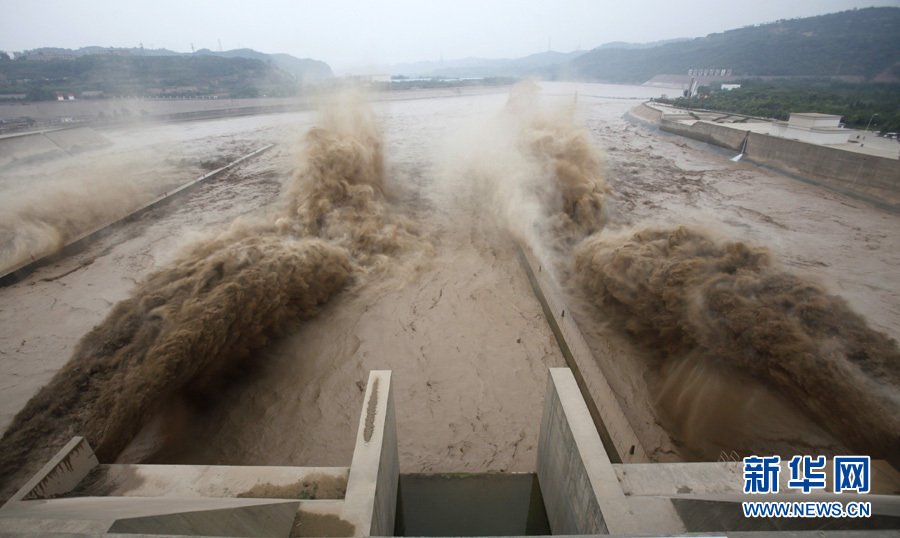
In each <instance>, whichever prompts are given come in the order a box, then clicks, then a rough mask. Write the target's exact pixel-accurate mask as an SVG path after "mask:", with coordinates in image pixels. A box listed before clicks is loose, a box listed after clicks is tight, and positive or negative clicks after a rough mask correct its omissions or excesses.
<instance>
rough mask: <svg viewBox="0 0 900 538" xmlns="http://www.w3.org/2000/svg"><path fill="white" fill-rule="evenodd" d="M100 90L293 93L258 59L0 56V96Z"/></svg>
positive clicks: (283, 77) (286, 80)
mask: <svg viewBox="0 0 900 538" xmlns="http://www.w3.org/2000/svg"><path fill="white" fill-rule="evenodd" d="M88 91H90V92H102V93H103V94H104V95H105V96H118V95H153V96H158V97H175V96H183V97H200V96H212V95H217V96H221V97H258V96H260V95H269V96H285V95H294V94H295V93H296V92H297V83H296V81H295V80H294V77H292V76H291V75H289V74H287V73H285V72H283V71H281V70H279V69H276V68H274V67H272V66H270V65H267V64H266V63H265V62H263V61H261V60H255V59H248V58H222V57H217V56H207V55H196V56H116V55H109V54H104V55H100V54H95V55H87V56H81V57H79V58H76V59H75V60H52V61H28V60H19V59H16V60H3V59H0V94H16V93H24V94H26V96H27V99H28V100H30V101H41V100H54V99H56V95H57V93H64V94H65V93H72V94H74V95H75V96H76V97H79V98H83V97H85V96H84V95H83V93H84V92H88Z"/></svg>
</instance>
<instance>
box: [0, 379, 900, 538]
mask: <svg viewBox="0 0 900 538" xmlns="http://www.w3.org/2000/svg"><path fill="white" fill-rule="evenodd" d="M392 377H393V373H392V372H390V371H373V372H370V374H369V379H368V384H367V387H366V392H365V400H364V402H365V404H364V406H363V409H362V410H361V413H360V418H359V427H358V433H357V438H356V445H355V448H354V452H353V461H352V463H351V465H350V467H349V468H316V467H233V466H193V465H125V464H100V463H99V462H98V461H97V458H96V457H95V456H94V454H93V451H92V450H91V447H90V446H89V444H88V443H87V442H86V441H85V440H84V439H83V438H81V437H75V438H73V439H72V441H71V442H70V443H69V444H68V445H67V446H65V447H64V448H63V449H62V450H61V451H60V452H59V453H58V454H57V455H56V456H55V457H54V458H53V459H52V460H50V461H49V462H48V463H47V465H46V466H45V467H44V468H43V469H41V470H40V471H39V472H38V473H37V474H36V475H35V476H34V477H33V478H32V479H31V480H30V481H28V482H27V483H26V484H25V485H24V486H23V487H22V488H20V489H19V491H18V492H17V493H16V494H15V495H14V496H13V498H11V499H10V500H9V501H8V502H7V503H6V504H5V505H4V506H3V507H2V509H0V536H42V535H65V536H71V537H76V536H101V535H123V536H134V535H144V536H151V535H166V536H394V535H395V528H396V524H397V520H396V518H397V515H398V485H399V480H400V473H399V461H398V451H397V420H398V417H397V416H396V413H395V409H394V395H393V390H392ZM543 409H544V410H543V417H542V419H541V428H540V440H539V448H538V456H537V480H538V482H539V483H540V489H541V491H542V492H543V493H542V497H543V499H542V501H543V506H544V507H545V510H546V516H547V519H548V521H549V526H550V529H551V531H552V534H554V535H581V536H586V535H592V536H593V535H614V536H648V535H652V536H696V535H697V533H706V534H704V535H717V536H725V535H728V536H746V537H751V536H752V537H756V536H759V537H762V536H792V537H795V536H807V535H808V536H816V537H823V536H824V537H830V536H860V537H863V536H888V535H893V536H895V535H896V534H895V532H896V529H897V528H900V497H898V496H897V495H896V494H893V493H894V492H895V491H896V490H897V488H898V487H900V482H898V481H897V473H896V471H895V470H893V469H891V468H890V467H889V466H885V465H883V464H879V463H878V462H876V464H875V465H874V468H873V476H872V484H873V486H872V490H871V492H870V493H869V494H867V495H865V496H864V497H865V500H866V501H867V502H870V503H871V506H872V514H871V516H870V517H869V518H865V519H863V518H860V519H854V520H840V521H838V520H828V518H822V519H816V518H800V519H777V518H769V519H766V518H746V517H745V516H744V513H743V511H742V508H741V506H742V502H744V501H746V500H747V495H746V494H744V493H743V491H742V488H743V479H742V474H741V463H740V462H734V461H722V462H713V463H669V464H661V463H656V464H649V463H612V462H611V461H610V458H609V456H608V455H607V452H608V448H607V447H605V446H604V444H603V441H602V440H601V438H600V435H599V434H598V432H597V431H596V429H595V428H594V425H593V419H592V418H591V414H590V412H589V411H588V408H587V405H586V404H585V402H584V400H583V399H582V397H581V390H580V389H579V388H578V384H577V383H576V381H575V377H574V376H573V374H572V371H571V370H569V369H568V368H553V369H551V370H550V375H549V376H548V379H547V389H546V394H545V395H544V408H543ZM399 419H400V420H402V417H399ZM786 465H787V462H784V463H783V466H784V467H785V468H784V469H783V471H785V472H783V473H781V476H782V477H783V481H784V482H785V484H783V485H786V482H787V480H786V477H787V475H788V472H787V467H786ZM813 497H815V499H814V500H815V501H817V502H826V501H830V502H841V503H846V502H848V501H850V500H851V499H859V497H862V496H852V497H848V496H847V495H846V494H845V495H843V496H841V495H838V494H834V493H821V494H817V495H814V496H807V495H802V494H800V493H797V494H780V495H779V494H775V495H772V496H771V500H777V501H780V502H807V501H810V500H813ZM754 500H760V499H758V498H757V499H754ZM767 500H769V499H767ZM454 516H455V517H458V518H466V514H465V513H457V514H454ZM813 531H815V532H813Z"/></svg>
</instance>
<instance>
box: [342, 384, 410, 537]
mask: <svg viewBox="0 0 900 538" xmlns="http://www.w3.org/2000/svg"><path fill="white" fill-rule="evenodd" d="M363 402H365V403H364V404H363V406H364V408H363V413H362V416H361V417H360V421H359V431H358V432H357V434H356V448H355V449H354V451H353V463H352V464H351V465H350V479H349V481H348V482H347V496H346V497H345V498H344V507H343V509H342V510H341V518H342V519H344V520H345V521H347V522H349V523H350V524H352V525H354V526H355V532H354V534H353V535H354V536H393V534H394V517H395V516H396V513H397V485H398V483H399V481H400V458H399V455H398V452H397V419H396V417H395V414H394V391H393V385H392V384H391V372H390V371H373V372H371V373H370V374H369V386H368V387H367V388H366V395H365V399H363Z"/></svg>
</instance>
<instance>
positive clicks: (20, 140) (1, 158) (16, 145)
mask: <svg viewBox="0 0 900 538" xmlns="http://www.w3.org/2000/svg"><path fill="white" fill-rule="evenodd" d="M109 143H110V142H109V140H107V139H106V138H105V137H104V136H103V135H101V134H100V133H98V132H96V131H94V130H93V129H91V128H90V127H74V128H72V129H59V130H55V131H42V132H39V133H30V134H24V135H10V136H4V137H0V169H3V168H6V167H8V166H15V165H19V164H25V163H31V162H37V161H45V160H49V159H55V158H58V157H65V156H66V155H73V154H75V153H79V152H82V151H87V150H91V149H97V148H101V147H104V146H108V145H109Z"/></svg>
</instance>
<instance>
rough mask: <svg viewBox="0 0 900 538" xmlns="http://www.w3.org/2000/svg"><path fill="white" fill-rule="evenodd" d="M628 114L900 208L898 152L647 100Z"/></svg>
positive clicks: (811, 180)
mask: <svg viewBox="0 0 900 538" xmlns="http://www.w3.org/2000/svg"><path fill="white" fill-rule="evenodd" d="M670 111H671V113H670ZM629 116H630V117H631V118H632V119H635V120H637V121H643V122H648V123H650V124H652V125H656V126H658V127H659V129H660V130H661V131H666V132H669V133H673V134H678V135H681V136H685V137H688V138H693V139H694V140H699V141H701V142H706V143H708V144H713V145H715V146H720V147H723V148H727V149H730V150H733V151H734V152H735V153H737V152H741V151H742V148H743V154H744V156H743V158H742V161H741V162H750V163H753V164H757V165H761V166H764V167H766V168H771V169H774V170H776V171H778V172H781V173H783V174H786V175H788V176H790V177H793V178H795V179H799V180H802V181H805V182H808V183H813V184H816V185H821V186H823V187H826V188H828V189H831V190H833V191H836V192H839V193H841V194H846V195H848V196H852V197H854V198H857V199H859V200H863V201H866V202H869V203H871V204H872V205H875V206H877V207H880V208H882V209H886V210H888V211H893V212H900V160H898V159H897V157H896V155H895V156H893V157H884V156H881V155H880V154H876V153H874V152H873V151H868V150H869V149H870V148H868V147H866V148H865V150H866V151H862V150H860V148H858V147H856V146H858V144H846V145H845V147H835V146H833V145H830V146H824V145H820V144H812V143H809V142H801V141H799V140H788V139H785V138H780V137H776V136H771V135H768V134H764V133H760V132H756V131H757V130H756V129H754V126H755V125H764V124H746V123H730V124H720V123H714V122H711V121H698V120H696V119H693V118H685V115H684V113H683V112H682V111H680V110H677V109H669V108H668V107H662V106H659V105H653V106H649V105H648V104H646V103H645V104H643V105H640V106H639V107H636V108H634V109H632V110H631V111H630V112H629ZM745 140H746V142H747V143H746V146H744V141H745ZM885 143H887V142H885ZM851 146H853V147H851Z"/></svg>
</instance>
